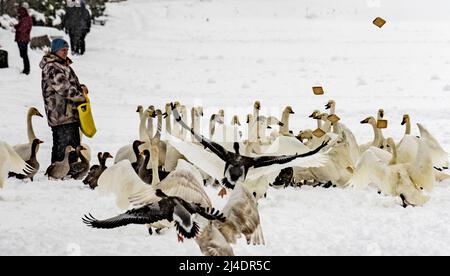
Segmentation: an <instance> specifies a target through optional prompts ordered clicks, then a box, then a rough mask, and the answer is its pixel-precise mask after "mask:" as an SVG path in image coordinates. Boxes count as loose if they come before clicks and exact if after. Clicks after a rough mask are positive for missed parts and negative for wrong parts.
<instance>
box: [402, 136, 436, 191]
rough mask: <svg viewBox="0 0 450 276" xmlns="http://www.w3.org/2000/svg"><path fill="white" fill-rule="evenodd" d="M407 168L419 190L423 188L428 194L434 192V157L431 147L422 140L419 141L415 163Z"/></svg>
mask: <svg viewBox="0 0 450 276" xmlns="http://www.w3.org/2000/svg"><path fill="white" fill-rule="evenodd" d="M407 168H408V169H407V171H408V174H409V177H410V178H411V180H412V182H413V183H415V185H416V187H417V188H419V189H420V188H423V189H425V190H426V191H428V192H431V191H432V190H433V185H434V180H435V177H434V174H433V171H434V168H433V162H432V156H431V153H430V151H429V146H428V145H427V143H426V142H425V141H423V140H422V139H420V140H419V146H418V150H417V154H416V159H415V161H414V162H412V163H410V164H409V166H407Z"/></svg>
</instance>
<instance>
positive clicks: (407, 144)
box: [397, 135, 419, 163]
mask: <svg viewBox="0 0 450 276" xmlns="http://www.w3.org/2000/svg"><path fill="white" fill-rule="evenodd" d="M418 149H419V138H417V137H416V136H413V135H405V136H403V138H402V140H401V141H400V143H398V145H397V162H398V163H411V162H414V160H416V155H417V151H418Z"/></svg>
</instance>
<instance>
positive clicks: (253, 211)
mask: <svg viewBox="0 0 450 276" xmlns="http://www.w3.org/2000/svg"><path fill="white" fill-rule="evenodd" d="M222 213H223V215H224V216H225V217H226V220H225V221H215V222H214V224H215V225H216V226H217V229H218V230H219V231H220V232H221V233H222V234H223V236H224V237H225V239H226V241H227V242H229V243H232V244H235V243H236V241H237V238H238V237H240V236H241V234H243V235H244V236H245V239H246V240H247V244H253V245H260V244H261V245H264V244H265V241H264V235H263V232H262V228H261V221H260V216H259V212H258V204H257V202H256V199H255V198H254V196H253V195H252V194H251V193H250V192H249V191H248V190H247V189H246V188H245V187H244V186H243V185H237V186H236V188H235V189H234V190H233V192H232V193H231V196H230V199H229V200H228V202H227V204H226V205H225V207H224V208H223V209H222Z"/></svg>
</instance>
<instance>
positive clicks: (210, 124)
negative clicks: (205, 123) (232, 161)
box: [209, 119, 216, 139]
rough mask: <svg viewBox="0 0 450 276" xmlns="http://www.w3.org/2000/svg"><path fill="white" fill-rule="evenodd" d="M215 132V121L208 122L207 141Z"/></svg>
mask: <svg viewBox="0 0 450 276" xmlns="http://www.w3.org/2000/svg"><path fill="white" fill-rule="evenodd" d="M215 132H216V121H215V120H213V119H211V120H210V121H209V139H212V137H213V136H214V133H215Z"/></svg>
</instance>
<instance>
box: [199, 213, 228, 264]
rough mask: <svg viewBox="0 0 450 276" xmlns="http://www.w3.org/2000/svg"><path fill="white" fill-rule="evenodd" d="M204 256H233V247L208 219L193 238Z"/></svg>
mask: <svg viewBox="0 0 450 276" xmlns="http://www.w3.org/2000/svg"><path fill="white" fill-rule="evenodd" d="M195 241H196V242H197V244H198V246H199V247H200V250H201V251H202V253H203V255H205V256H234V252H233V248H232V247H231V246H230V244H229V243H228V242H227V240H226V239H225V237H224V236H223V235H222V233H221V232H220V231H219V230H218V229H217V227H216V226H215V225H214V224H213V223H212V222H211V221H210V222H208V224H207V225H206V226H205V227H203V229H202V230H201V233H200V235H198V236H197V238H196V239H195Z"/></svg>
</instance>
